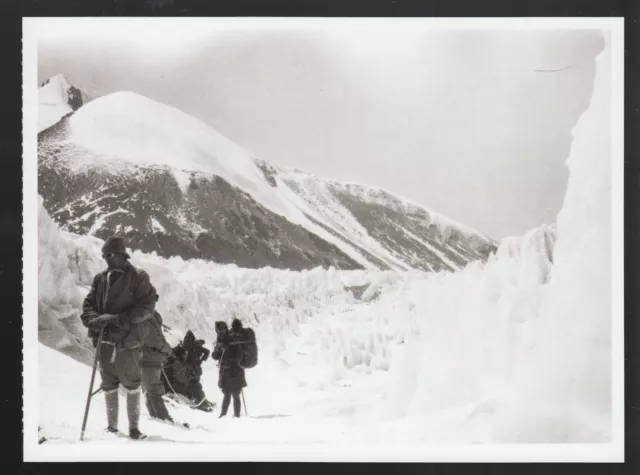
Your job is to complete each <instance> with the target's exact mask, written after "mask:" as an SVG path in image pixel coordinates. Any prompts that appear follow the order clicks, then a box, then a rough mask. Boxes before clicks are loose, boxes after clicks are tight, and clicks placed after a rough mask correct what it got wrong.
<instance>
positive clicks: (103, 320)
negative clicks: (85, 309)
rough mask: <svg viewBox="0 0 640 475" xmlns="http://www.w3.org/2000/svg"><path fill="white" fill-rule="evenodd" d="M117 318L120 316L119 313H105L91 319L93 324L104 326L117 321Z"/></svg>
mask: <svg viewBox="0 0 640 475" xmlns="http://www.w3.org/2000/svg"><path fill="white" fill-rule="evenodd" d="M116 318H118V317H117V315H111V314H110V313H104V314H102V315H100V316H99V317H96V318H94V319H93V320H92V321H91V323H92V325H95V326H99V327H102V326H104V325H106V324H107V323H111V322H115V321H116Z"/></svg>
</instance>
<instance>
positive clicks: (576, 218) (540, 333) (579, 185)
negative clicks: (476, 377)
mask: <svg viewBox="0 0 640 475" xmlns="http://www.w3.org/2000/svg"><path fill="white" fill-rule="evenodd" d="M596 65H597V66H596V67H597V69H596V71H597V72H596V79H595V83H594V89H593V94H592V97H591V102H590V104H589V107H588V109H587V111H586V112H585V113H584V114H583V115H582V116H581V117H580V119H579V121H578V123H577V124H576V126H575V128H574V130H573V137H574V139H573V143H572V146H571V153H570V155H569V159H568V160H567V166H568V167H569V171H570V176H569V183H568V187H567V193H566V196H565V200H564V204H563V207H562V210H561V211H560V213H559V214H558V219H557V231H558V242H557V245H556V252H555V258H554V267H553V272H552V274H551V281H550V282H549V285H548V288H547V289H546V291H545V294H544V299H543V301H542V304H541V307H540V311H539V318H538V319H537V320H536V322H535V327H534V328H533V329H532V332H533V335H532V338H531V342H532V346H531V348H530V349H528V350H527V351H526V353H525V354H524V355H523V356H522V358H521V359H520V361H519V362H518V365H517V378H516V379H515V381H514V387H513V391H512V393H511V394H510V397H509V399H508V404H507V405H506V406H505V408H504V410H503V411H501V413H500V414H499V415H498V418H497V421H496V427H495V430H494V437H495V439H496V440H509V441H511V440H514V441H526V442H549V443H551V442H571V443H579V442H604V441H609V440H610V437H611V364H612V360H611V350H612V345H611V324H612V318H611V317H612V316H611V135H610V133H611V122H610V118H611V117H610V108H611V79H610V52H609V45H608V42H607V40H605V47H604V50H603V51H602V52H601V53H600V55H599V56H598V58H597V60H596Z"/></svg>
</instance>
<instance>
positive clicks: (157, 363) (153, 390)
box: [142, 311, 173, 422]
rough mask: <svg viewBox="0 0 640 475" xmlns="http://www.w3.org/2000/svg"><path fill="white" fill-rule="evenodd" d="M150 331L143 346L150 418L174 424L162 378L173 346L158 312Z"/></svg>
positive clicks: (146, 400) (143, 373)
mask: <svg viewBox="0 0 640 475" xmlns="http://www.w3.org/2000/svg"><path fill="white" fill-rule="evenodd" d="M148 322H149V324H148V327H149V328H148V329H149V331H147V332H145V335H146V338H145V341H144V342H143V343H144V344H143V346H142V388H143V389H144V392H145V402H146V405H147V411H148V412H149V416H151V417H153V418H155V419H159V420H161V421H169V422H173V418H172V417H171V416H170V415H169V411H168V410H167V406H166V405H165V404H164V400H163V399H162V396H163V395H164V394H165V392H166V391H165V388H164V383H163V382H162V378H161V376H160V374H161V372H162V365H163V364H164V363H165V361H166V360H167V358H169V355H171V345H169V343H167V340H166V339H165V338H164V335H163V333H162V317H161V316H160V314H159V313H158V312H157V311H154V312H153V317H152V318H151V319H149V320H148Z"/></svg>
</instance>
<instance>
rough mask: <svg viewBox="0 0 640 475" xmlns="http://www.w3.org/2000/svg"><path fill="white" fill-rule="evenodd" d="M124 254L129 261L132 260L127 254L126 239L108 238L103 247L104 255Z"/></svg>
mask: <svg viewBox="0 0 640 475" xmlns="http://www.w3.org/2000/svg"><path fill="white" fill-rule="evenodd" d="M111 253H113V254H122V255H124V256H125V257H126V258H127V259H131V256H130V255H129V254H127V248H126V247H125V245H124V239H123V238H121V237H118V236H111V237H108V238H107V240H106V241H105V242H104V246H102V254H111Z"/></svg>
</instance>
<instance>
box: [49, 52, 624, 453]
mask: <svg viewBox="0 0 640 475" xmlns="http://www.w3.org/2000/svg"><path fill="white" fill-rule="evenodd" d="M609 62H610V53H609V44H608V41H607V40H606V39H605V47H604V50H603V52H601V53H600V55H599V56H598V58H597V73H596V81H595V84H594V91H593V96H592V99H591V103H590V105H589V107H588V109H587V111H586V112H585V113H584V114H583V115H582V116H581V118H580V119H579V121H578V123H577V124H576V126H575V128H574V131H573V135H574V140H573V144H572V148H571V152H570V157H569V159H568V161H567V165H568V167H569V169H570V177H569V183H568V188H567V193H566V197H565V201H564V204H563V208H562V210H561V212H560V213H559V215H558V219H557V222H556V223H554V224H551V225H548V226H541V227H540V228H537V229H533V230H531V231H530V232H528V233H526V234H525V235H524V236H520V237H512V238H507V239H505V240H504V241H503V242H502V243H501V244H500V247H499V248H498V251H497V252H496V253H495V254H493V255H492V256H490V258H489V259H488V261H487V262H486V263H482V262H473V263H471V264H469V265H468V266H466V267H465V268H464V269H461V270H458V271H456V272H452V273H424V272H419V271H407V272H397V271H373V270H361V271H360V270H358V271H337V270H334V269H328V270H324V269H321V268H317V269H313V270H309V271H302V272H293V271H286V270H276V269H271V268H264V269H258V270H255V269H253V270H252V269H242V268H239V267H236V266H234V265H218V264H215V263H212V262H205V261H199V260H191V261H184V260H182V259H180V258H171V259H163V258H160V257H157V256H155V255H153V254H150V255H148V254H143V253H140V252H138V251H135V252H133V253H132V262H133V264H134V265H137V266H140V267H141V268H143V269H145V270H147V271H148V272H149V274H150V276H151V281H152V283H153V284H154V285H155V286H156V287H157V289H158V292H159V294H160V301H159V302H158V310H159V312H160V313H161V314H162V315H163V318H164V320H165V324H166V325H168V326H169V327H170V331H169V333H168V338H169V339H170V342H171V343H173V344H175V343H176V342H177V340H178V339H179V338H180V337H181V336H182V335H183V334H184V332H185V331H186V330H187V329H191V330H192V331H194V333H195V334H196V336H197V337H198V338H205V339H206V342H207V345H208V346H211V342H212V340H213V338H214V331H213V326H214V322H215V321H216V320H221V319H222V320H227V321H229V320H230V319H231V318H233V317H234V316H237V317H239V318H241V319H242V320H243V321H244V322H245V323H246V324H248V325H250V326H252V327H253V328H255V329H256V334H257V337H258V341H259V344H260V351H261V354H260V364H259V365H258V366H257V367H256V368H254V369H252V370H249V371H248V373H247V379H248V383H249V386H248V388H246V395H247V403H248V406H249V407H248V410H249V412H250V415H251V416H252V417H249V418H241V419H240V420H238V421H232V420H223V421H218V420H217V419H215V418H212V417H210V416H209V415H206V414H204V415H203V414H200V413H198V414H196V412H197V411H190V410H184V409H181V408H170V410H171V411H172V412H173V413H175V414H178V415H179V416H180V418H182V419H184V420H189V422H192V423H193V424H194V425H196V426H197V427H196V428H194V430H192V431H189V432H185V431H182V430H181V429H178V428H173V427H167V426H163V425H161V424H159V423H155V422H153V421H151V420H149V419H146V418H145V419H143V421H142V422H141V424H142V426H141V427H142V429H143V431H147V432H149V433H155V434H158V436H159V437H161V439H160V440H164V441H167V442H170V441H174V442H185V443H187V442H194V443H200V444H202V443H205V444H208V445H206V446H205V447H206V448H207V450H209V453H210V454H212V455H211V456H216V457H220V456H222V457H224V456H223V455H221V454H222V453H223V452H224V451H225V450H226V451H229V452H228V453H234V454H238V453H239V452H237V451H236V452H233V450H234V449H233V448H232V447H233V444H240V445H242V446H244V447H246V446H251V447H253V448H256V447H264V446H265V444H266V445H267V447H268V450H269V451H271V453H272V454H274V453H275V454H280V455H282V454H283V453H285V451H287V450H290V447H291V444H294V443H299V444H303V445H304V444H308V445H313V446H315V445H318V444H320V445H321V446H323V447H332V448H333V447H338V446H339V447H343V448H346V449H348V448H350V447H351V448H354V447H358V446H359V445H358V444H367V445H368V446H369V447H375V450H377V451H380V453H384V452H385V450H388V449H389V447H391V446H394V447H405V448H406V447H407V446H408V445H410V446H413V447H415V446H420V445H421V444H422V446H424V444H434V446H436V445H442V444H478V443H479V444H503V443H520V444H526V443H568V444H571V443H585V442H588V443H606V442H610V441H611V440H612V430H613V429H612V421H611V417H612V416H611V414H612V404H613V400H612V395H611V385H612V376H611V365H612V335H611V325H612V318H613V317H612V313H611V270H610V268H611V250H612V238H611V234H610V229H611V143H610V140H611V139H610V111H609V107H610V64H609ZM38 224H39V282H38V285H39V323H40V326H39V340H40V342H41V344H40V346H39V351H40V362H39V365H40V368H39V371H40V373H39V375H40V394H39V404H40V408H39V410H40V425H41V426H42V428H41V431H42V433H43V434H44V435H45V436H48V437H49V438H50V440H49V442H48V443H49V444H52V445H53V444H73V443H75V442H76V441H77V434H79V427H80V422H81V418H80V417H79V416H80V411H81V407H82V404H83V399H84V396H85V394H86V393H85V391H86V387H85V385H86V384H88V378H89V373H90V368H89V367H88V365H87V364H81V363H88V362H89V361H90V357H91V353H92V350H91V349H90V347H89V342H88V341H87V339H86V337H85V336H84V329H83V328H82V327H81V325H80V322H79V318H78V314H79V305H80V303H81V300H82V298H83V296H84V294H85V293H86V291H87V290H88V285H89V284H90V282H91V278H92V276H93V274H94V273H95V272H97V271H99V270H101V267H102V262H101V259H100V252H99V249H100V245H101V241H100V240H98V239H96V238H93V237H91V236H77V235H73V234H71V233H68V232H65V231H61V230H59V229H58V228H57V226H56V224H55V223H54V222H53V221H52V220H51V218H50V217H49V216H48V214H47V212H46V210H45V209H44V207H43V206H42V201H41V202H40V208H39V223H38ZM356 289H359V290H356ZM56 350H58V351H56ZM62 353H64V354H62ZM65 355H68V356H65ZM72 358H73V359H75V360H77V361H73V359H72ZM207 365H208V366H207ZM203 371H204V375H203V386H204V389H205V391H206V392H207V395H208V396H209V397H210V399H211V400H213V401H216V400H218V401H219V391H218V390H217V387H216V382H217V375H216V371H215V367H214V366H213V365H212V364H209V363H205V365H204V367H203ZM54 381H57V382H60V381H66V383H65V384H54ZM216 398H217V399H216ZM92 411H93V413H92V416H91V419H90V422H89V430H88V434H89V439H90V442H89V443H102V444H104V442H105V437H106V436H104V435H103V434H102V432H101V428H102V426H101V424H102V423H103V411H104V407H103V405H102V401H101V400H100V398H96V402H95V407H93V409H92ZM76 413H77V414H76ZM207 418H208V419H207ZM121 423H122V422H121ZM309 428H313V430H309ZM248 432H251V434H252V437H251V438H250V440H247V439H246V434H247V433H248ZM126 442H128V441H118V442H117V443H122V444H124V445H130V444H127V443H126ZM136 444H139V443H136ZM225 444H227V445H225ZM228 444H231V446H230V445H228ZM142 445H145V444H142ZM56 447H57V445H56ZM136 447H139V445H137V446H136ZM220 447H222V448H220ZM230 447H231V448H230ZM305 447H306V445H305ZM136 450H140V449H137V448H136ZM256 450H258V449H256ZM128 453H129V454H131V452H128ZM139 453H144V451H142V452H139ZM262 453H263V455H264V452H262ZM315 453H316V454H317V453H318V452H315ZM77 456H78V457H82V455H81V454H79V455H77ZM131 456H132V457H133V456H135V454H134V455H131ZM156 456H157V457H159V458H158V460H160V459H163V457H168V455H167V454H159V453H157V450H156Z"/></svg>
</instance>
